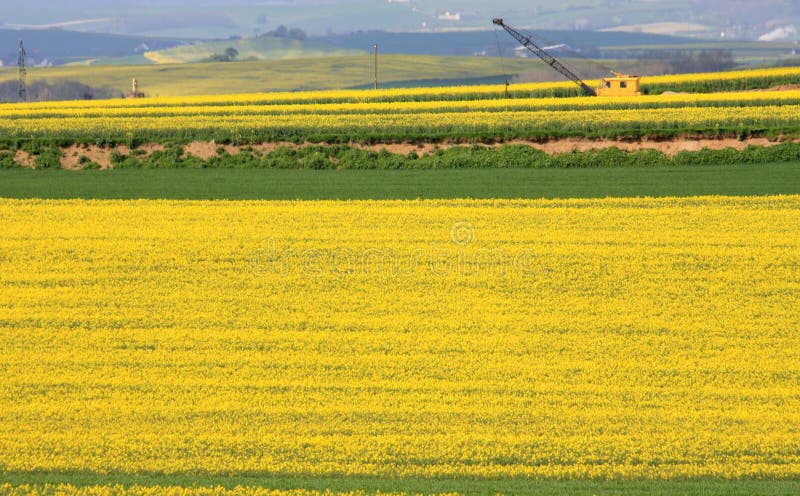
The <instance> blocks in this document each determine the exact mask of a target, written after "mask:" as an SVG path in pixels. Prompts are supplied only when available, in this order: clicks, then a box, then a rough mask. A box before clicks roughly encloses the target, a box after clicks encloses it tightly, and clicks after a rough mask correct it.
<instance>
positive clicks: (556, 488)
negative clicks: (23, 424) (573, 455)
mask: <svg viewBox="0 0 800 496" xmlns="http://www.w3.org/2000/svg"><path fill="white" fill-rule="evenodd" d="M3 481H6V482H8V483H10V484H14V485H20V484H46V483H50V484H59V483H65V484H72V485H73V486H77V487H82V486H93V485H109V484H110V485H116V484H119V485H123V486H131V485H139V486H161V487H164V486H173V485H176V486H182V487H195V486H202V487H225V488H234V487H236V486H243V487H252V486H258V487H269V488H271V489H278V490H292V489H308V490H317V491H321V492H324V491H325V490H331V491H333V492H334V493H336V492H351V491H353V492H356V493H357V494H361V492H362V491H363V493H365V494H374V493H379V492H382V493H385V492H395V493H396V492H403V493H406V494H441V493H458V494H464V495H486V496H490V495H497V494H502V495H504V496H511V495H540V496H560V495H570V496H592V495H608V496H646V495H665V496H666V495H669V496H673V495H674V496H678V495H681V496H695V495H696V496H723V495H725V496H762V495H763V496H779V495H786V496H788V495H794V494H798V492H800V482H799V481H756V480H743V481H730V480H715V479H701V480H686V481H587V480H573V481H548V480H543V481H531V480H525V479H500V480H445V479H416V478H414V479H383V478H378V477H302V476H298V477H290V476H280V475H269V474H248V475H235V476H224V475H220V476H211V475H194V474H185V475H163V474H139V475H116V474H89V473H69V474H57V473H47V472H33V473H5V474H0V483H2V482H3Z"/></svg>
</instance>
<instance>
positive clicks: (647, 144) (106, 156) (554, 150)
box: [0, 137, 800, 170]
mask: <svg viewBox="0 0 800 496" xmlns="http://www.w3.org/2000/svg"><path fill="white" fill-rule="evenodd" d="M793 141H796V142H800V139H795V140H793ZM783 142H784V141H782V140H770V139H767V138H749V139H744V140H737V139H733V138H725V139H710V138H693V137H684V138H676V139H670V140H648V139H642V140H641V141H622V140H620V141H618V140H611V139H604V140H591V139H586V138H565V139H559V140H552V141H548V142H545V143H540V142H536V141H529V140H510V141H505V142H502V143H490V144H485V145H484V146H491V147H499V146H502V145H503V144H508V145H522V146H530V147H532V148H535V149H537V150H541V151H543V152H545V153H547V154H550V155H558V154H562V153H571V152H585V151H589V150H602V149H606V148H618V149H620V150H623V151H631V152H634V151H640V150H657V151H660V152H662V153H664V154H666V155H668V156H672V155H675V154H676V153H680V152H684V151H689V152H696V151H700V150H702V149H704V148H707V149H710V150H723V149H725V148H733V149H735V150H743V149H745V148H746V147H748V146H751V145H753V146H764V147H767V146H774V145H778V144H780V143H783ZM318 145H319V144H313V143H305V144H302V145H298V144H296V143H290V142H278V143H260V144H254V145H246V146H234V145H222V144H217V143H215V142H214V141H196V142H193V143H189V144H187V145H185V146H184V147H183V157H184V158H186V157H189V156H194V157H197V158H199V159H202V160H208V159H209V158H211V157H214V156H216V155H218V154H219V153H220V152H221V151H224V152H225V153H228V154H230V155H236V154H238V153H241V152H242V151H245V150H247V151H248V152H251V153H254V154H256V155H258V156H263V155H264V154H267V153H269V152H272V151H275V150H277V149H279V148H284V147H285V148H293V149H298V148H301V147H304V146H318ZM349 146H352V147H354V148H359V149H362V150H372V151H376V152H379V151H381V150H384V149H385V150H386V151H388V152H390V153H394V154H401V155H408V154H409V153H411V152H415V153H417V154H418V155H420V156H422V155H427V154H430V153H434V152H435V151H436V150H447V149H450V148H454V147H470V146H473V143H461V142H442V143H383V144H370V145H367V144H363V143H350V144H349ZM164 149H165V147H164V145H162V144H159V143H149V144H145V145H141V146H138V147H136V148H134V149H130V148H128V147H127V146H119V147H99V146H96V145H72V146H69V147H62V148H61V153H62V157H61V160H60V162H61V167H62V168H64V169H70V170H79V169H82V168H84V167H86V166H87V165H89V164H97V165H99V166H100V168H101V169H109V168H111V167H112V162H111V156H112V154H113V153H119V154H121V155H123V156H127V155H131V154H133V155H135V156H138V157H147V156H150V155H151V154H153V153H154V152H156V151H161V150H164ZM2 151H3V150H0V152H2ZM14 161H15V162H16V163H17V164H19V165H21V166H23V167H28V168H33V167H34V164H35V157H33V156H31V155H30V154H29V153H27V152H25V151H22V150H17V151H15V152H14Z"/></svg>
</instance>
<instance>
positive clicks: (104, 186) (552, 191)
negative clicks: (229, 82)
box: [0, 162, 800, 200]
mask: <svg viewBox="0 0 800 496" xmlns="http://www.w3.org/2000/svg"><path fill="white" fill-rule="evenodd" d="M779 194H787V195H789V194H800V162H793V163H776V164H763V165H719V166H705V165H704V166H680V167H675V166H672V167H649V168H645V167H642V168H630V167H626V168H621V167H620V168H597V169H448V170H445V169H441V170H390V171H380V170H282V169H120V170H111V171H98V170H87V171H65V170H37V171H34V170H25V169H11V170H3V171H0V197H6V198H87V199H90V198H97V199H134V198H143V199H158V198H174V199H232V200H260V199H264V200H293V199H334V200H337V199H339V200H346V199H415V198H604V197H640V196H653V197H665V196H704V195H729V196H750V195H779Z"/></svg>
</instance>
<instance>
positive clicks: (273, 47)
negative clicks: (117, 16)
mask: <svg viewBox="0 0 800 496" xmlns="http://www.w3.org/2000/svg"><path fill="white" fill-rule="evenodd" d="M228 48H234V49H236V51H237V52H238V53H239V56H238V58H239V60H286V59H299V58H314V57H317V58H323V57H336V56H345V55H354V54H357V53H359V52H358V51H356V50H348V49H345V48H336V47H329V46H326V45H323V44H321V43H317V42H314V41H298V40H292V39H289V38H275V37H272V36H260V37H256V38H246V39H241V40H225V41H213V42H208V43H197V44H192V45H183V46H178V47H174V48H169V49H166V50H159V51H155V52H149V53H148V54H147V55H146V56H147V58H148V59H150V60H153V61H155V62H158V63H174V64H180V63H185V62H201V61H203V60H208V59H209V58H210V57H212V56H214V55H218V54H222V53H224V52H225V50H226V49H228ZM366 48H367V47H365V49H364V50H361V51H360V52H361V53H365V52H366Z"/></svg>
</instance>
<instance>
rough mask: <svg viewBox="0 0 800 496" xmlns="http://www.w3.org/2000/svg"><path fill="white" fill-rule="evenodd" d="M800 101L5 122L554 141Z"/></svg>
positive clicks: (134, 131)
mask: <svg viewBox="0 0 800 496" xmlns="http://www.w3.org/2000/svg"><path fill="white" fill-rule="evenodd" d="M798 115H800V105H797V104H785V105H766V106H744V107H735V106H730V107H728V106H726V107H685V108H655V109H651V108H644V109H624V110H605V109H599V110H598V109H590V110H533V111H502V110H499V111H493V112H487V111H470V112H420V113H373V114H362V113H355V114H353V113H341V114H318V113H309V114H303V113H298V114H276V115H257V114H256V115H251V114H248V113H246V112H243V113H242V114H227V115H205V114H204V115H171V116H164V117H158V116H125V117H114V116H101V117H74V118H68V119H59V118H49V117H40V118H30V119H0V135H2V136H4V137H6V138H12V139H30V138H47V137H55V138H61V139H69V140H73V141H84V142H100V143H102V142H125V141H131V142H133V141H142V140H145V141H146V140H150V141H163V140H165V139H168V140H183V141H191V140H197V139H207V140H217V141H233V142H237V143H255V142H261V141H287V140H289V141H303V140H309V141H329V142H346V141H401V140H441V139H448V138H459V139H479V140H483V139H486V140H490V139H498V138H499V139H504V138H505V139H507V138H535V139H546V138H551V137H563V136H588V137H617V136H631V137H636V136H645V135H659V136H672V135H677V134H681V133H688V132H691V133H702V134H712V135H720V134H737V135H740V136H741V135H747V134H755V133H758V134H768V135H778V134H783V135H792V134H796V133H797V132H798V131H800V123H799V122H798V120H797V116H798Z"/></svg>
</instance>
